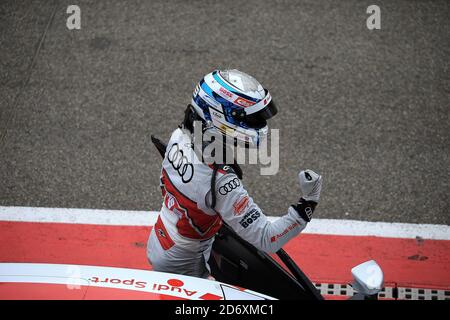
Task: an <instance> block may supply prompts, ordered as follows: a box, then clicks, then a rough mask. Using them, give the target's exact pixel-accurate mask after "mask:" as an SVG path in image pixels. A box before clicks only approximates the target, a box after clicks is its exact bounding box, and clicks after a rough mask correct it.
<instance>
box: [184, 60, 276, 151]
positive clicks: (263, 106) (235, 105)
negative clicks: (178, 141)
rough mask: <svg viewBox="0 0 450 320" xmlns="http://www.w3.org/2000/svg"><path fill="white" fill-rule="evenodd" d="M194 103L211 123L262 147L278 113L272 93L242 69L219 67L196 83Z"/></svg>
mask: <svg viewBox="0 0 450 320" xmlns="http://www.w3.org/2000/svg"><path fill="white" fill-rule="evenodd" d="M191 104H192V106H193V107H194V109H195V111H196V112H197V114H198V115H199V116H200V117H201V118H202V120H203V121H204V122H205V123H206V124H207V127H210V128H215V129H217V130H218V131H219V132H220V133H221V134H223V135H224V136H225V137H231V138H233V139H234V143H236V142H238V143H239V142H240V143H244V144H245V145H246V146H250V147H258V146H259V145H260V144H261V142H262V140H263V139H265V138H266V136H267V134H268V126H267V119H269V118H271V117H273V116H274V115H275V114H276V113H277V108H276V106H275V104H274V102H273V101H272V97H271V95H270V93H269V91H268V90H267V89H265V88H264V87H263V86H262V85H261V84H260V83H259V82H258V81H256V79H255V78H253V77H252V76H250V75H248V74H246V73H244V72H241V71H239V70H236V69H233V70H215V71H213V72H211V73H208V74H207V75H206V76H205V77H204V78H203V79H202V80H201V81H200V82H199V83H198V84H197V86H196V88H195V90H194V93H193V95H192V101H191Z"/></svg>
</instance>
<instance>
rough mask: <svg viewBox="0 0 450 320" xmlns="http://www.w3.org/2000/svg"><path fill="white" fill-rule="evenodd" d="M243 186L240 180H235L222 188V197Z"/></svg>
mask: <svg viewBox="0 0 450 320" xmlns="http://www.w3.org/2000/svg"><path fill="white" fill-rule="evenodd" d="M240 185H241V182H240V181H239V179H238V178H234V179H233V180H230V181H228V182H227V183H225V184H224V185H222V186H220V188H219V193H220V194H221V195H223V196H224V195H226V194H227V193H228V192H231V191H232V190H234V189H236V188H237V187H239V186H240Z"/></svg>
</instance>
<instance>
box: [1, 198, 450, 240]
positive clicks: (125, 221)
mask: <svg viewBox="0 0 450 320" xmlns="http://www.w3.org/2000/svg"><path fill="white" fill-rule="evenodd" d="M157 217H158V212H157V211H132V210H103V209H66V208H35V207H3V206H0V221H16V222H47V223H73V224H94V225H113V226H153V225H154V224H155V222H156V219H157ZM276 219H277V217H269V220H270V221H274V220H276ZM303 233H310V234H328V235H343V236H375V237H384V238H407V239H414V238H416V237H421V238H424V239H434V240H450V226H447V225H433V224H412V223H389V222H368V221H357V220H339V219H313V220H312V221H311V222H310V223H309V224H308V226H307V227H306V229H305V230H304V231H303Z"/></svg>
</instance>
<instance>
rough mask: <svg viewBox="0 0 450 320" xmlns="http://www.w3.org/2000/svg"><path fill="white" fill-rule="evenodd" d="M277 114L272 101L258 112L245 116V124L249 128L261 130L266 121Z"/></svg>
mask: <svg viewBox="0 0 450 320" xmlns="http://www.w3.org/2000/svg"><path fill="white" fill-rule="evenodd" d="M277 113H278V109H277V106H276V105H275V103H274V102H273V100H272V101H270V102H269V104H268V105H267V106H265V107H264V108H263V109H261V110H259V111H258V112H255V113H252V114H249V115H246V116H245V120H244V122H245V124H246V125H247V126H249V127H250V128H254V129H261V128H264V127H265V126H266V125H267V120H268V119H270V118H272V117H273V116H274V115H276V114H277Z"/></svg>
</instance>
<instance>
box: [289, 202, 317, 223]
mask: <svg viewBox="0 0 450 320" xmlns="http://www.w3.org/2000/svg"><path fill="white" fill-rule="evenodd" d="M316 206H317V202H315V201H306V200H305V199H303V197H302V198H300V200H298V203H297V204H296V205H292V207H293V208H294V209H295V211H297V213H298V215H299V216H300V217H301V218H302V219H303V220H305V221H306V222H310V221H311V218H312V215H313V213H314V209H315V208H316Z"/></svg>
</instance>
